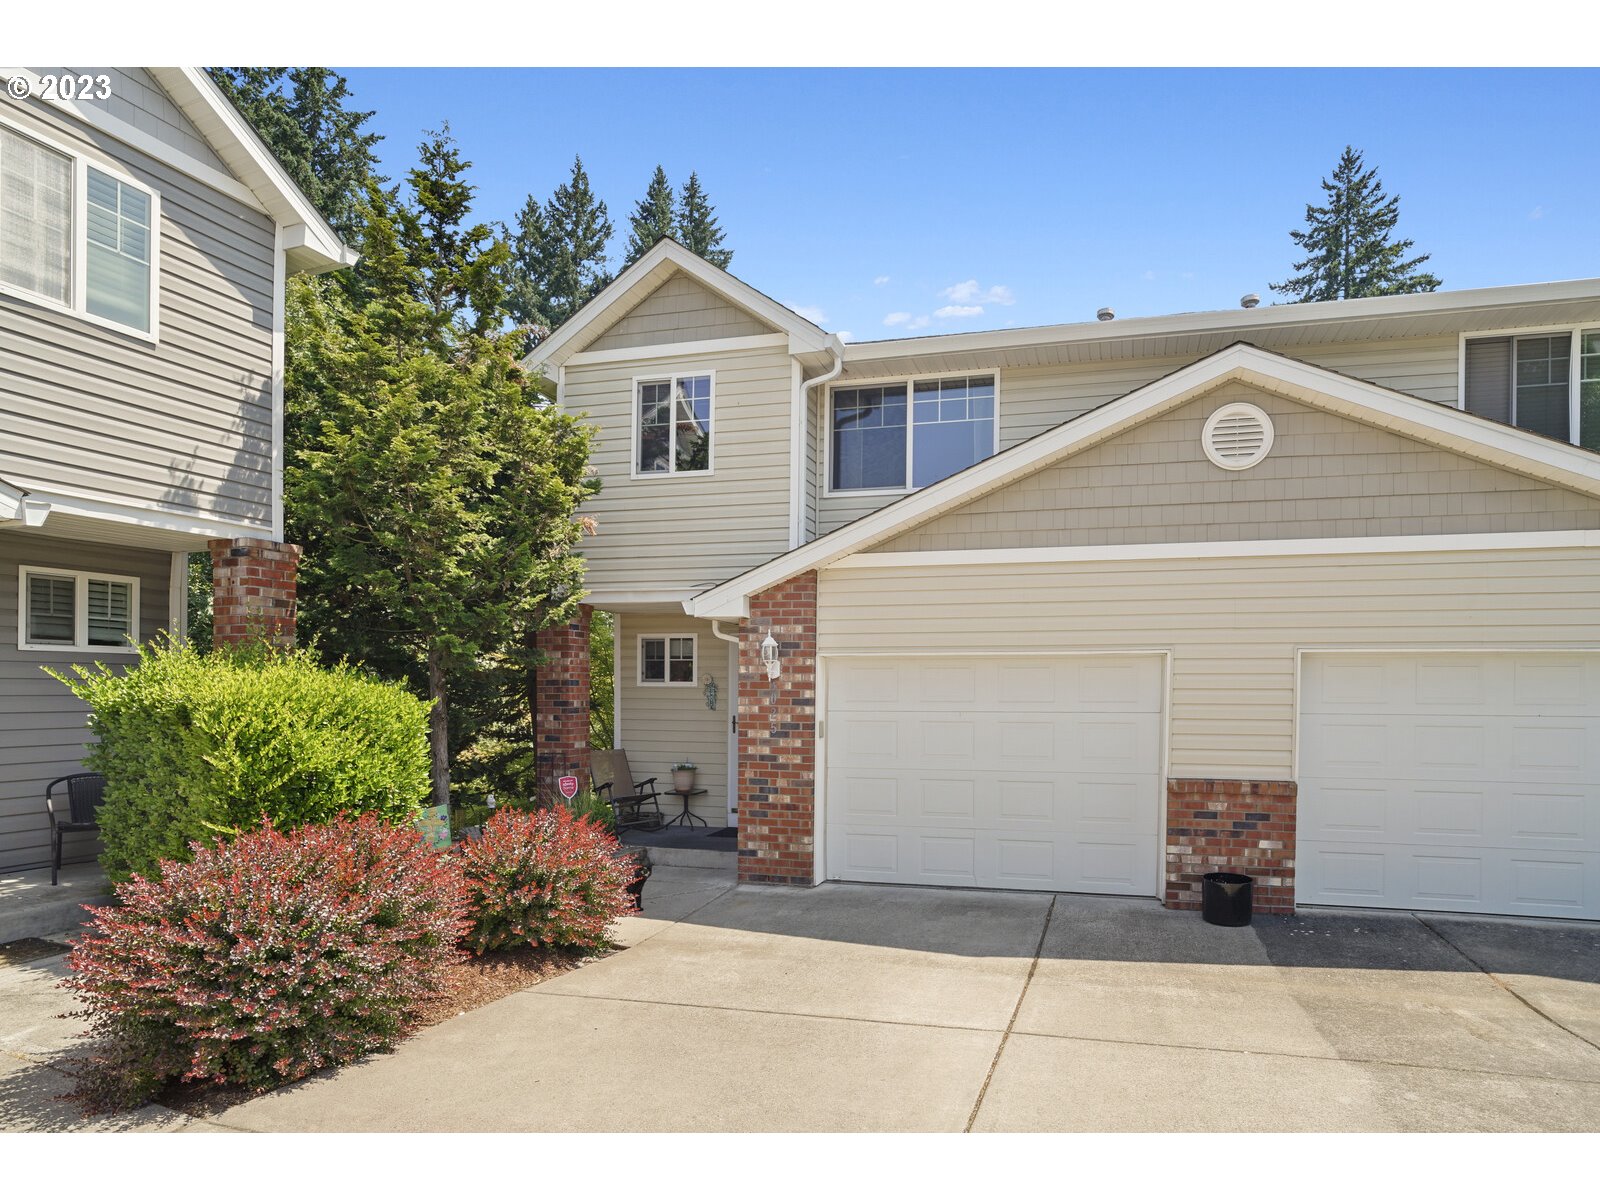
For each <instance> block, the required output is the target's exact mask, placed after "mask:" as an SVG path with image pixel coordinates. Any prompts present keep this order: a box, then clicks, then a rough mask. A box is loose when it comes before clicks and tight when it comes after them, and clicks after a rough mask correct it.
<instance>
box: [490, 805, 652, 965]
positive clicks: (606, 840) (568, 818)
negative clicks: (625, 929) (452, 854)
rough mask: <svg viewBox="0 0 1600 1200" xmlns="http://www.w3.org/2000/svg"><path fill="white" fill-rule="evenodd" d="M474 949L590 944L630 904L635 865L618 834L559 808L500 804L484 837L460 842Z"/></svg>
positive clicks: (595, 942) (602, 941)
mask: <svg viewBox="0 0 1600 1200" xmlns="http://www.w3.org/2000/svg"><path fill="white" fill-rule="evenodd" d="M460 861H461V870H462V873H463V874H464V875H465V876H466V880H467V887H468V888H469V889H470V892H471V903H472V913H473V920H474V924H473V926H472V931H471V932H470V933H468V934H467V937H466V943H467V945H468V946H469V947H471V948H472V949H473V950H475V951H476V952H478V953H479V954H482V953H484V952H485V951H488V950H504V949H508V948H510V947H512V946H522V945H529V946H548V947H556V948H571V949H580V950H593V949H597V948H599V947H600V946H603V945H605V940H606V928H607V927H608V926H609V925H610V924H611V922H612V921H614V920H616V919H617V918H618V917H620V916H622V915H623V914H625V913H629V912H632V911H633V900H632V898H631V897H630V896H629V895H628V885H629V884H630V883H632V882H633V881H634V879H635V878H636V877H637V875H638V867H637V865H636V864H635V863H634V862H633V860H632V859H631V858H629V857H628V856H627V855H626V854H624V853H623V850H622V847H621V845H620V844H618V842H617V839H616V838H614V837H613V836H611V834H609V833H607V832H606V831H605V830H603V829H601V828H600V827H599V826H598V825H595V824H594V823H592V822H590V821H588V820H585V819H584V818H582V817H576V816H574V815H573V814H572V813H571V812H570V811H569V810H568V809H566V808H563V807H560V806H559V805H558V806H556V807H554V808H548V809H543V810H541V811H539V812H518V811H516V810H514V809H503V810H501V811H500V812H497V813H495V815H494V816H493V817H491V818H490V819H489V823H488V824H487V825H485V826H484V828H483V837H481V838H479V839H478V840H476V841H472V842H467V843H465V844H464V845H462V846H461V848H460Z"/></svg>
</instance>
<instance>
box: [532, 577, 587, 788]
mask: <svg viewBox="0 0 1600 1200" xmlns="http://www.w3.org/2000/svg"><path fill="white" fill-rule="evenodd" d="M593 615H594V609H593V608H591V607H589V605H587V604H580V605H579V606H578V611H577V613H576V614H575V615H574V616H573V617H572V618H571V619H570V620H567V621H564V622H562V623H561V624H559V625H551V626H549V627H548V628H545V629H541V630H540V631H539V637H538V647H539V649H540V650H541V651H543V652H544V656H545V661H544V664H543V665H542V666H541V667H540V668H539V670H538V672H537V680H536V685H535V695H534V705H535V715H534V739H535V743H536V744H535V748H534V752H535V755H536V756H537V773H538V780H539V792H540V794H541V795H543V796H546V797H553V796H555V795H556V780H557V779H558V778H560V777H561V776H562V775H576V776H577V777H578V779H579V782H580V784H581V786H583V787H588V786H589V621H590V618H591V617H592V616H593Z"/></svg>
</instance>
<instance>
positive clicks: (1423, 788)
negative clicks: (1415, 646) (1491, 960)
mask: <svg viewBox="0 0 1600 1200" xmlns="http://www.w3.org/2000/svg"><path fill="white" fill-rule="evenodd" d="M1298 832H1299V846H1298V851H1297V854H1296V860H1297V862H1296V867H1297V872H1298V880H1297V885H1296V893H1297V896H1298V898H1299V900H1300V901H1301V902H1302V903H1307V904H1347V905H1359V906H1362V907H1372V908H1417V909H1439V910H1445V911H1451V912H1483V913H1508V914H1516V915H1523V916H1547V917H1600V655H1595V654H1573V653H1564V654H1531V653H1521V652H1518V653H1500V654H1307V655H1306V656H1305V660H1304V677H1303V679H1302V680H1301V715H1300V796H1299V830H1298Z"/></svg>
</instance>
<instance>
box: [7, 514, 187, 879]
mask: <svg viewBox="0 0 1600 1200" xmlns="http://www.w3.org/2000/svg"><path fill="white" fill-rule="evenodd" d="M171 563H172V558H171V555H169V554H166V553H162V552H159V551H152V550H128V549H125V548H123V547H120V546H111V545H98V544H95V543H91V542H68V541H62V540H59V539H56V538H48V537H40V536H38V535H35V534H24V533H8V532H5V531H0V870H16V869H20V868H23V867H30V866H40V865H45V864H47V863H48V862H49V857H50V827H49V823H48V821H47V820H46V818H45V814H44V789H45V785H46V784H47V783H49V782H50V781H51V780H52V779H55V778H58V777H59V776H62V775H66V774H69V773H70V772H72V771H75V770H78V769H79V766H80V764H81V763H82V760H83V747H84V741H85V736H86V734H85V723H86V720H87V710H86V709H85V707H84V706H83V705H82V704H81V703H79V701H78V700H77V698H76V697H74V696H73V695H72V694H71V693H70V692H68V691H67V689H66V688H65V687H63V686H62V685H61V684H59V683H57V682H56V681H55V680H54V679H51V678H50V677H49V676H48V675H46V674H45V673H44V672H43V671H42V670H41V669H40V668H41V667H45V666H48V667H53V668H55V669H57V670H65V669H66V668H67V667H68V666H70V665H71V664H72V663H73V662H74V661H78V660H77V659H76V658H75V656H74V655H73V654H71V653H59V652H58V653H48V652H37V651H24V650H19V649H18V648H17V589H18V586H19V580H18V569H19V568H20V567H23V566H30V567H60V568H63V569H68V570H76V571H86V570H100V571H105V572H107V573H109V574H113V575H136V576H138V577H139V634H140V637H141V638H145V639H149V638H151V637H154V636H155V634H156V632H157V631H158V630H160V629H164V628H166V627H167V624H168V621H169V614H168V601H169V592H168V580H169V577H170V570H171ZM105 660H106V661H107V662H127V661H129V659H128V658H127V657H126V656H120V655H119V656H109V655H108V656H106V659H105ZM66 850H67V856H68V859H69V860H70V861H84V860H88V859H91V858H93V857H94V856H95V854H96V853H98V843H97V842H96V841H95V840H94V839H93V838H90V837H86V836H84V835H83V834H71V835H69V836H68V840H67V843H66Z"/></svg>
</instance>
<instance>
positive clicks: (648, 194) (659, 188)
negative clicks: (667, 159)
mask: <svg viewBox="0 0 1600 1200" xmlns="http://www.w3.org/2000/svg"><path fill="white" fill-rule="evenodd" d="M628 221H629V223H630V224H631V225H632V227H633V231H632V232H631V233H630V234H629V236H628V259H627V263H625V264H624V265H632V264H633V263H636V262H638V261H639V260H640V259H641V258H643V257H644V255H645V253H646V251H648V250H649V249H650V247H651V246H654V245H655V244H656V243H657V242H659V241H660V240H661V239H662V238H664V237H677V236H678V218H677V217H676V215H674V213H673V211H672V185H671V184H670V183H668V182H667V173H666V171H664V170H662V168H661V166H660V164H659V163H658V164H657V165H656V173H655V174H654V175H652V176H651V177H650V186H649V187H648V188H646V189H645V193H644V199H643V200H641V201H639V203H638V204H636V205H634V208H633V215H632V216H631V217H629V218H628Z"/></svg>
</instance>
